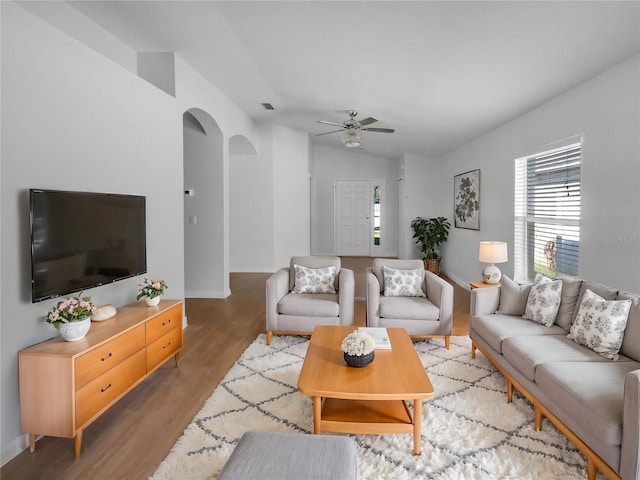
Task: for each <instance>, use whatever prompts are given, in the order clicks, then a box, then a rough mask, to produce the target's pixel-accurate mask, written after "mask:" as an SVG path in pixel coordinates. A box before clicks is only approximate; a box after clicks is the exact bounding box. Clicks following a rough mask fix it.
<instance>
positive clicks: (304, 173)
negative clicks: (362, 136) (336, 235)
mask: <svg viewBox="0 0 640 480" xmlns="http://www.w3.org/2000/svg"><path fill="white" fill-rule="evenodd" d="M272 135H273V177H272V181H273V265H272V266H273V267H274V269H277V268H281V267H283V266H286V265H289V261H290V260H291V257H292V256H294V255H309V252H310V243H311V240H310V235H311V233H310V223H311V221H310V193H309V160H308V159H309V134H308V133H307V132H303V131H302V130H295V129H292V128H288V127H283V126H280V125H273V126H272Z"/></svg>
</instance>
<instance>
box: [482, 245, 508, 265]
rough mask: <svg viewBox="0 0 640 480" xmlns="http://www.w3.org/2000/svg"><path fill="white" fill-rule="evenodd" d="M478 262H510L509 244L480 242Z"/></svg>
mask: <svg viewBox="0 0 640 480" xmlns="http://www.w3.org/2000/svg"><path fill="white" fill-rule="evenodd" d="M478 260H480V261H481V262H483V263H491V264H494V263H504V262H506V261H507V260H509V257H508V255H507V242H480V251H479V253H478Z"/></svg>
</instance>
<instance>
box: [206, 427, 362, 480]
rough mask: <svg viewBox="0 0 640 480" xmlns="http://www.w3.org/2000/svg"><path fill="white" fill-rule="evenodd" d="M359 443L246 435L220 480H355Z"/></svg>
mask: <svg viewBox="0 0 640 480" xmlns="http://www.w3.org/2000/svg"><path fill="white" fill-rule="evenodd" d="M357 478H358V463H357V458H356V443H355V442H354V440H353V439H352V438H350V437H342V436H336V435H305V434H298V433H276V432H247V433H245V434H244V435H242V438H241V439H240V441H239V442H238V445H237V446H236V448H235V450H234V451H233V453H231V456H230V457H229V460H228V461H227V463H226V464H225V466H224V468H223V469H222V471H221V472H220V475H219V476H218V480H257V479H260V480H305V479H314V480H315V479H317V480H340V479H344V480H356V479H357Z"/></svg>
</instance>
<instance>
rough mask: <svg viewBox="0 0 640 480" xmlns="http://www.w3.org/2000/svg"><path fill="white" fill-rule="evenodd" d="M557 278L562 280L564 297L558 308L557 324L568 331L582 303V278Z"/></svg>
mask: <svg viewBox="0 0 640 480" xmlns="http://www.w3.org/2000/svg"><path fill="white" fill-rule="evenodd" d="M557 280H562V297H561V298H560V308H559V309H558V315H557V316H556V321H555V324H556V325H558V326H559V327H562V328H564V329H565V330H566V331H567V332H568V331H569V329H570V328H571V323H573V319H574V318H575V316H576V311H577V310H578V306H579V305H580V304H579V303H578V297H579V296H580V287H581V286H582V280H580V279H579V278H569V277H558V278H557Z"/></svg>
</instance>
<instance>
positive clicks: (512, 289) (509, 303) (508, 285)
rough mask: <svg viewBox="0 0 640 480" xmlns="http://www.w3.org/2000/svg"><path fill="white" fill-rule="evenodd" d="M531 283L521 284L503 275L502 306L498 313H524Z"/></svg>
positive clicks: (501, 288)
mask: <svg viewBox="0 0 640 480" xmlns="http://www.w3.org/2000/svg"><path fill="white" fill-rule="evenodd" d="M530 290H531V284H530V283H526V284H523V285H520V284H519V283H516V282H514V281H513V280H511V279H510V278H509V277H507V276H506V275H503V276H502V286H501V287H500V306H499V307H498V310H497V313H502V314H503V315H523V314H524V311H525V308H526V307H527V299H528V298H529V291H530Z"/></svg>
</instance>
